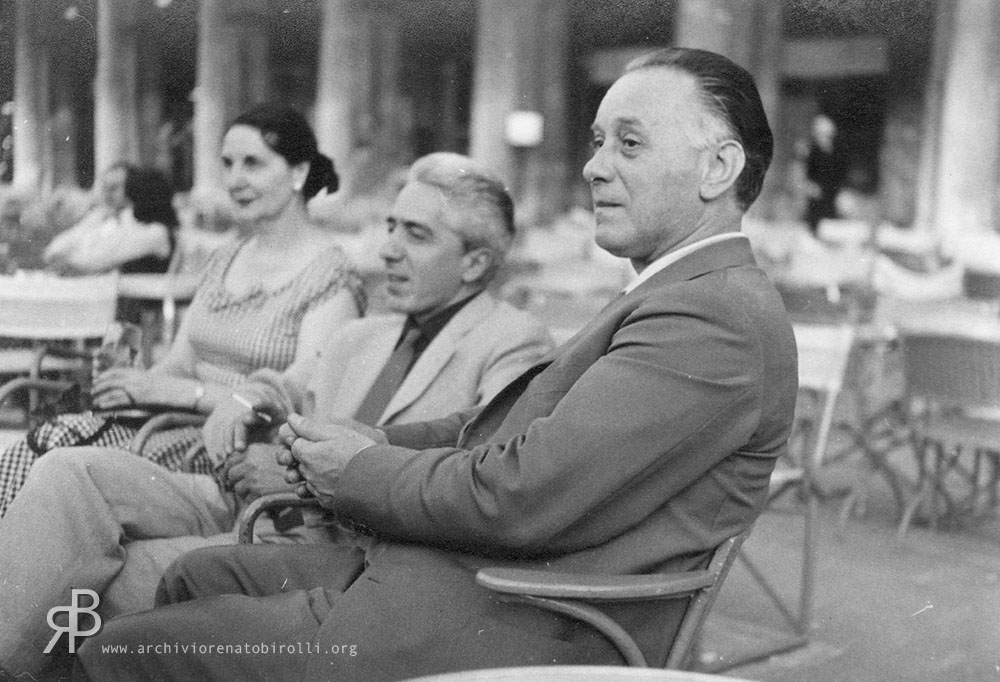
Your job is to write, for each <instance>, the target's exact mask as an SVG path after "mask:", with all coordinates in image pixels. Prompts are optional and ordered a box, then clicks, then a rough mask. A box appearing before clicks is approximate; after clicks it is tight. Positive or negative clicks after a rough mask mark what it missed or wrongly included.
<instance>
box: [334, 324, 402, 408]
mask: <svg viewBox="0 0 1000 682" xmlns="http://www.w3.org/2000/svg"><path fill="white" fill-rule="evenodd" d="M391 317H392V319H390V320H387V321H386V323H385V324H384V326H382V327H381V329H379V331H378V332H376V333H374V334H372V335H371V337H370V338H366V339H365V340H364V342H363V343H361V344H360V346H361V347H360V348H358V349H357V352H356V353H354V354H353V355H352V356H351V359H350V362H348V363H346V364H347V366H346V367H345V368H344V373H343V379H342V380H341V382H340V386H339V387H338V388H337V391H338V392H339V398H338V401H337V402H338V403H339V404H341V405H343V406H344V408H345V414H349V415H353V414H354V412H355V411H356V410H357V409H358V407H360V406H361V402H362V401H363V400H364V399H365V396H366V395H368V391H369V390H370V389H371V387H372V384H374V383H375V378H376V377H377V376H378V375H379V372H381V371H382V367H384V366H385V363H386V362H388V360H389V356H390V355H391V354H392V349H393V347H394V346H395V345H396V341H398V340H399V335H400V334H402V332H403V323H404V322H405V321H406V318H405V317H404V316H402V315H393V316H391Z"/></svg>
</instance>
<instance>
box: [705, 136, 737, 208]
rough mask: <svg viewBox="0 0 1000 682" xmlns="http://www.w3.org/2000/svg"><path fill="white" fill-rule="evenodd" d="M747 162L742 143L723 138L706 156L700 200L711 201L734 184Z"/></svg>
mask: <svg viewBox="0 0 1000 682" xmlns="http://www.w3.org/2000/svg"><path fill="white" fill-rule="evenodd" d="M746 163H747V156H746V152H744V151H743V145H741V144H740V143H739V142H737V141H736V140H725V141H724V142H721V143H720V144H719V147H718V149H716V150H715V153H714V154H712V156H710V157H709V158H708V162H707V166H706V168H705V171H704V174H703V176H702V180H701V190H700V192H699V194H700V196H701V198H702V200H704V201H711V200H712V199H715V198H717V197H718V196H720V195H721V194H722V193H723V192H725V191H726V190H727V189H729V188H730V187H732V186H733V185H734V184H736V179H737V178H738V177H740V173H742V172H743V167H744V166H745V165H746Z"/></svg>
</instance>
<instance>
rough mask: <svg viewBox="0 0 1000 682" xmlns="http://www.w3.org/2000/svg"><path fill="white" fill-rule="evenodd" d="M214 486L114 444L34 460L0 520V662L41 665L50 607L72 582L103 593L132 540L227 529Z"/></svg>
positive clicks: (60, 602)
mask: <svg viewBox="0 0 1000 682" xmlns="http://www.w3.org/2000/svg"><path fill="white" fill-rule="evenodd" d="M214 486H215V484H214V482H213V481H212V480H211V479H209V478H208V477H205V476H193V475H190V474H177V473H171V472H168V471H165V470H164V469H162V468H161V467H158V466H156V465H154V464H151V463H149V462H147V461H145V460H143V459H141V458H139V457H135V456H133V455H131V454H128V453H127V452H123V451H117V450H107V449H100V448H67V449H60V450H53V451H52V452H49V453H47V454H46V455H45V456H43V457H42V458H40V459H39V460H38V462H37V463H36V464H35V466H34V467H33V468H32V471H31V473H30V474H29V476H28V479H27V482H26V483H25V486H24V488H23V489H22V490H21V492H20V494H19V495H18V497H17V498H16V499H15V500H14V503H13V504H12V505H11V507H10V509H9V511H8V513H7V515H6V516H5V517H4V518H3V520H2V521H0V566H2V568H0V575H2V579H0V614H2V617H0V667H3V668H6V669H7V670H9V671H10V672H12V673H14V674H20V673H22V672H29V673H33V672H34V671H37V670H39V669H40V667H41V666H42V665H43V664H44V663H45V660H46V657H45V655H44V653H43V651H44V649H45V647H46V645H47V643H48V641H49V640H50V639H51V637H52V635H53V634H54V632H53V630H52V629H51V628H50V627H49V624H48V620H47V615H48V612H49V609H51V608H52V607H55V606H67V605H69V604H70V590H71V588H87V589H91V590H95V591H97V592H98V593H100V592H101V591H102V590H104V588H105V587H106V586H107V584H108V582H109V581H110V580H111V579H112V578H113V577H114V576H115V575H116V574H117V573H118V571H119V570H120V569H121V566H122V564H123V562H124V561H125V557H126V552H125V549H124V543H126V542H127V541H128V540H130V539H135V538H150V537H171V536H175V535H210V534H216V533H221V532H223V531H224V530H228V529H229V528H230V527H231V526H232V517H231V516H232V515H231V513H230V512H229V510H228V509H227V508H225V506H222V505H219V503H218V499H219V498H218V494H217V492H213V489H214ZM57 622H58V621H57ZM65 640H66V637H65V636H64V637H62V639H61V640H60V642H59V644H58V648H59V649H65V647H66V644H65Z"/></svg>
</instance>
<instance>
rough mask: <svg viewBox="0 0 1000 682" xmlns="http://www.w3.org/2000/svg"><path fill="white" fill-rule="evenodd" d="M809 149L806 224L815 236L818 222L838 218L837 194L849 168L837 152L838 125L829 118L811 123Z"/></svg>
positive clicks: (818, 119) (823, 116) (806, 155)
mask: <svg viewBox="0 0 1000 682" xmlns="http://www.w3.org/2000/svg"><path fill="white" fill-rule="evenodd" d="M810 135H811V137H810V140H809V146H808V147H807V148H806V150H805V167H806V168H805V170H806V182H807V184H806V216H805V220H806V224H807V225H808V226H809V231H810V232H811V233H812V234H813V235H814V236H815V235H816V234H817V233H818V231H819V221H821V220H823V219H824V218H836V217H837V215H838V213H837V193H838V192H839V191H840V188H841V186H842V185H843V183H844V178H845V174H846V168H845V166H844V162H843V160H842V159H841V157H840V154H839V153H838V151H837V148H836V145H835V141H836V139H837V124H836V123H834V122H833V119H831V118H830V117H829V116H826V115H824V114H819V115H817V116H816V117H815V118H814V119H813V122H812V130H811V132H810Z"/></svg>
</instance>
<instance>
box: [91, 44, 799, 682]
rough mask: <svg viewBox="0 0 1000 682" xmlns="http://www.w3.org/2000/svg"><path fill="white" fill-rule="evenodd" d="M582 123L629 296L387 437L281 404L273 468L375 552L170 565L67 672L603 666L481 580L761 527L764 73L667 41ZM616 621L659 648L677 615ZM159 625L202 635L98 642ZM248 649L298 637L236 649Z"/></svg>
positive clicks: (774, 329) (279, 676) (617, 560)
mask: <svg viewBox="0 0 1000 682" xmlns="http://www.w3.org/2000/svg"><path fill="white" fill-rule="evenodd" d="M592 130H593V137H594V148H595V152H594V156H593V158H592V159H591V160H590V161H589V162H588V163H587V165H586V166H585V168H584V176H585V178H586V179H587V181H588V182H589V183H590V186H591V192H592V198H593V201H594V209H595V215H596V219H597V232H596V241H597V243H598V245H600V246H601V247H603V248H605V249H607V250H608V251H610V252H611V253H613V254H615V255H618V256H624V257H627V258H629V259H631V261H632V263H633V265H634V266H635V268H636V270H637V271H638V272H639V277H638V280H637V281H636V282H635V283H634V284H633V285H631V287H630V288H629V289H628V290H627V292H626V293H625V295H624V296H621V297H619V298H618V299H616V300H615V301H614V302H612V303H611V304H610V305H609V306H608V307H606V308H605V309H604V310H602V311H601V312H600V313H598V315H597V316H596V317H595V318H594V320H592V321H591V322H590V323H589V324H588V325H587V326H586V327H585V328H584V329H582V330H581V331H580V332H579V333H578V334H577V335H575V336H574V337H573V338H571V339H570V340H569V341H567V342H566V343H565V344H564V345H563V346H562V347H560V349H559V350H557V351H555V352H553V353H551V354H549V355H548V356H547V357H546V358H544V359H543V360H542V361H541V362H540V363H539V364H537V365H535V366H534V367H533V368H532V369H530V370H528V371H527V372H526V373H524V374H523V375H521V376H520V377H519V378H518V379H516V380H515V381H514V382H512V383H511V384H510V385H508V386H507V387H506V388H504V389H503V390H502V391H500V393H499V394H497V396H496V397H495V398H494V399H493V400H492V401H490V402H489V403H488V404H487V405H486V406H484V407H483V408H481V409H479V410H471V411H467V412H464V413H460V414H455V415H452V416H451V417H448V418H445V419H442V420H438V421H432V422H418V423H415V424H400V425H394V426H388V427H385V428H384V429H371V428H364V427H362V426H360V425H357V424H349V423H345V424H343V425H341V426H336V427H332V426H329V425H320V424H317V423H315V422H314V421H312V420H308V419H305V418H302V417H299V416H297V415H291V416H290V417H289V420H288V423H287V424H286V426H284V427H282V436H283V438H284V440H285V442H286V444H287V445H288V447H289V449H288V450H287V451H285V452H283V453H282V455H281V461H282V462H283V463H284V464H286V465H287V466H288V467H289V469H288V472H287V477H288V480H289V481H290V482H296V483H297V484H298V486H299V489H300V494H306V495H314V496H316V497H317V498H318V499H319V500H320V501H321V502H322V503H323V505H324V506H326V507H328V508H329V509H331V510H333V511H334V512H335V513H336V514H337V515H338V517H340V518H341V519H343V520H344V521H346V522H350V523H352V524H353V525H354V527H355V528H357V529H359V530H360V531H362V532H367V533H369V534H371V536H372V543H371V545H370V546H368V547H366V548H365V549H364V550H360V549H353V550H352V549H350V548H345V547H343V546H336V545H331V544H326V545H324V544H314V545H303V546H297V547H281V546H274V545H272V546H263V545H254V546H244V547H238V548H212V549H208V550H199V551H197V552H193V553H191V554H189V555H187V556H186V557H184V558H183V559H181V560H180V561H179V562H178V563H176V564H174V566H173V567H171V569H170V570H168V572H167V574H166V575H165V576H164V580H163V583H161V588H162V592H161V595H162V597H163V601H164V602H165V603H169V605H167V606H165V607H164V608H157V609H154V610H152V611H149V612H145V613H141V614H135V615H132V616H126V617H124V618H121V619H118V620H115V621H112V622H111V623H108V624H106V626H105V630H104V631H103V632H102V633H101V634H99V635H97V636H96V637H94V638H92V639H90V640H88V641H86V642H85V643H84V645H83V647H82V649H81V651H80V656H79V662H80V663H81V666H80V667H79V669H78V670H79V672H80V676H81V678H83V677H86V676H89V678H90V679H95V680H98V679H99V680H108V681H110V680H128V679H147V678H148V679H152V678H155V679H161V680H168V679H169V680H183V679H190V678H192V677H197V678H198V679H202V680H230V679H232V680H289V681H291V680H296V681H298V680H309V681H310V682H312V681H314V680H330V679H336V680H365V681H366V682H374V681H379V680H397V679H402V678H406V677H411V676H417V675H424V674H429V673H439V672H446V671H453V670H461V669H470V668H484V667H495V666H511V665H529V664H553V663H570V664H579V663H604V664H609V663H620V662H621V659H620V657H619V655H618V654H617V652H616V651H615V650H614V648H613V647H612V646H611V645H610V644H609V643H608V642H606V641H603V640H602V638H601V637H600V636H598V635H596V634H595V633H593V632H592V631H590V630H589V629H588V628H586V627H583V626H580V625H579V624H578V623H576V622H575V621H573V620H572V619H570V618H567V617H563V616H560V615H556V614H553V613H549V612H544V611H541V610H539V609H534V608H532V607H530V606H526V605H519V604H510V603H504V602H501V601H500V600H498V599H497V598H496V597H495V596H493V595H492V594H491V593H489V592H488V591H486V590H485V589H484V588H481V587H479V586H478V585H477V584H476V582H475V579H474V576H475V572H476V570H477V569H478V568H480V567H482V566H486V565H508V566H523V567H528V568H538V569H542V570H553V571H563V570H568V571H573V570H580V571H585V572H596V573H612V574H632V573H641V572H652V571H657V570H686V569H692V568H697V567H700V566H702V565H703V562H704V561H705V560H706V557H707V556H708V555H709V553H710V552H711V551H712V549H713V548H714V547H716V546H717V545H718V544H719V543H720V542H722V541H723V540H724V539H725V538H727V537H730V536H732V535H735V534H736V533H738V532H740V531H742V530H744V529H746V528H747V527H748V526H749V525H750V524H751V523H752V522H753V521H754V519H755V518H756V516H757V514H758V513H759V512H760V510H761V508H762V507H763V504H764V502H765V499H766V496H767V489H768V479H769V476H770V473H771V470H772V468H773V464H774V460H775V458H776V457H778V456H779V455H780V454H781V453H782V452H783V451H784V450H785V449H786V447H787V439H788V435H789V431H790V429H791V423H792V416H793V411H794V404H795V394H796V385H797V378H796V375H797V372H796V352H795V345H794V339H793V336H792V330H791V325H790V323H789V322H788V319H787V315H786V314H785V311H784V308H783V306H782V304H781V300H780V297H779V296H778V294H777V292H776V291H775V290H774V288H773V287H772V285H771V284H770V283H769V282H768V280H767V278H766V276H765V275H764V273H763V272H762V271H761V270H760V269H759V268H758V267H757V266H756V264H755V263H754V258H753V255H752V253H751V250H750V245H749V243H748V242H747V240H746V238H745V236H743V235H742V234H740V223H741V217H742V214H743V213H744V211H745V210H746V208H747V207H748V206H749V205H750V203H751V202H752V201H753V200H754V199H755V198H756V196H757V194H758V192H759V190H760V186H761V183H762V180H763V176H764V173H765V171H766V168H767V165H768V163H769V161H770V156H771V146H772V142H771V134H770V129H769V127H768V125H767V121H766V117H765V114H764V111H763V107H762V106H761V103H760V98H759V96H758V94H757V90H756V87H755V86H754V84H753V81H752V79H751V77H750V76H749V74H747V73H746V71H744V70H743V69H742V68H740V67H738V66H737V65H735V64H733V63H732V62H730V61H729V60H727V59H725V58H724V57H721V56H719V55H716V54H713V53H708V52H704V51H700V50H689V49H684V48H670V49H667V50H663V51H659V52H655V53H653V54H651V55H647V56H645V57H642V58H639V59H638V60H636V61H635V62H633V63H632V64H630V65H629V68H628V70H627V71H626V73H625V74H624V75H623V76H622V77H621V78H620V79H619V80H618V81H616V82H615V83H614V85H612V86H611V88H610V89H609V90H608V92H607V94H606V95H605V97H604V99H603V100H602V102H601V105H600V107H599V109H598V112H597V115H596V119H595V121H594V124H593V126H592ZM616 615H618V616H620V618H621V620H623V621H624V626H625V627H626V629H628V630H629V631H631V632H632V633H633V634H634V635H635V636H636V637H637V640H638V641H639V642H640V646H641V647H642V648H643V649H644V653H645V654H646V657H647V660H650V661H652V662H653V664H654V665H655V664H657V663H662V662H663V660H664V659H665V656H666V653H667V651H666V649H665V646H664V645H663V644H662V642H664V641H670V635H671V628H672V627H675V626H676V618H677V616H678V615H679V611H678V610H674V611H671V612H666V613H665V612H664V610H662V609H660V608H650V607H647V606H642V605H637V606H635V607H630V608H624V609H618V611H617V614H616ZM152 641H156V642H161V641H162V642H174V641H183V642H192V643H211V644H212V645H213V646H215V647H216V650H215V652H214V653H213V654H212V655H198V654H185V653H183V652H180V651H176V650H170V651H166V650H164V651H160V652H154V653H147V654H146V655H144V656H138V655H133V656H121V655H109V654H106V653H103V651H102V650H103V648H104V647H106V646H108V645H119V646H122V645H124V646H126V647H132V650H133V651H134V650H135V647H136V646H137V645H139V644H141V643H144V642H152ZM248 642H249V643H256V642H267V643H271V642H276V643H287V644H293V645H294V644H295V643H301V646H300V648H299V649H295V648H294V647H286V648H282V649H280V650H279V649H278V648H277V647H275V649H274V650H270V651H268V652H267V654H265V655H261V656H250V655H245V654H243V653H242V652H241V651H239V650H238V649H237V648H236V647H237V646H241V645H245V643H248ZM307 645H312V646H314V647H315V648H313V649H311V650H310V651H308V652H307V651H305V647H306V646H307ZM227 647H232V648H228V649H227Z"/></svg>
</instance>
